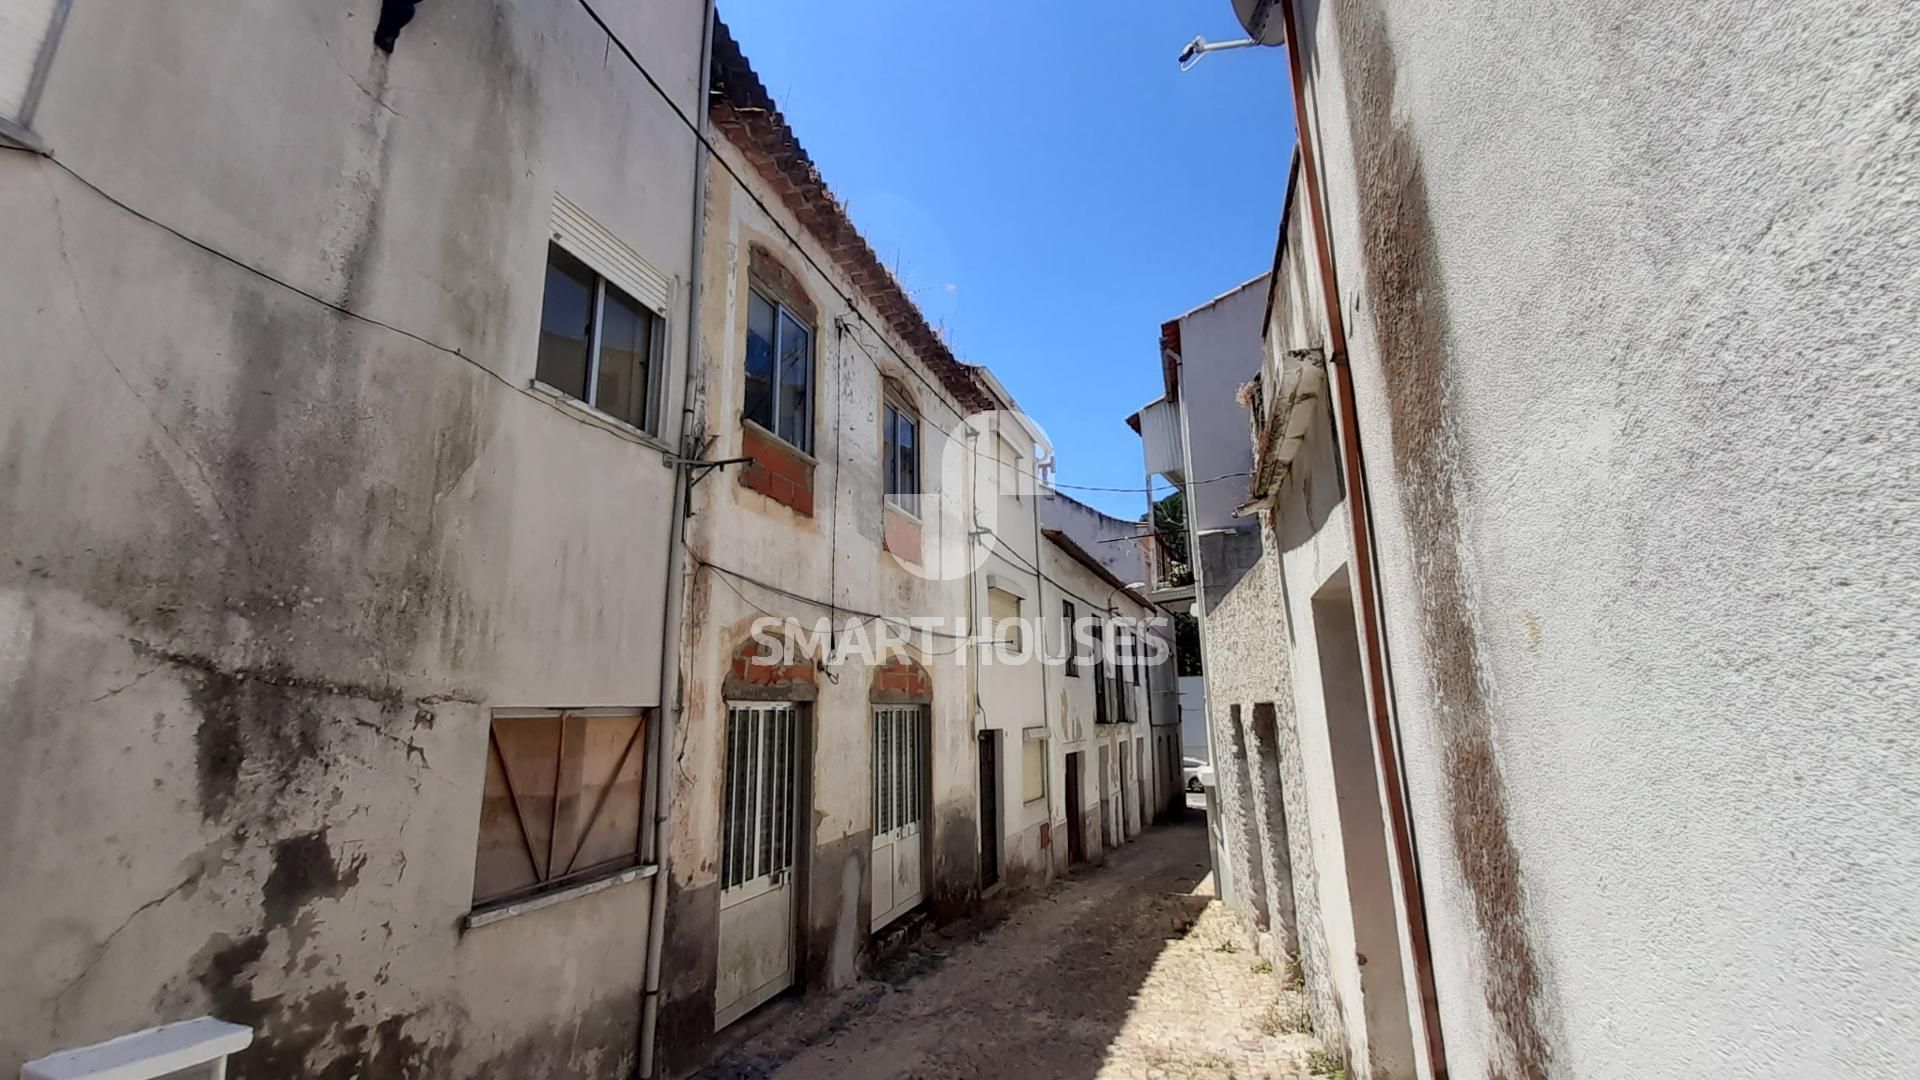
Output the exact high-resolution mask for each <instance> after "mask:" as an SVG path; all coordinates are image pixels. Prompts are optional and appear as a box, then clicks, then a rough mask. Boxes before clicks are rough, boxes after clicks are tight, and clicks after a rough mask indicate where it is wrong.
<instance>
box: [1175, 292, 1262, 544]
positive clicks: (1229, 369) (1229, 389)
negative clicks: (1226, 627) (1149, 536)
mask: <svg viewBox="0 0 1920 1080" xmlns="http://www.w3.org/2000/svg"><path fill="white" fill-rule="evenodd" d="M1266 304H1267V275H1265V274H1262V275H1260V276H1259V277H1256V278H1254V279H1253V280H1252V281H1249V282H1247V283H1245V284H1244V285H1241V286H1239V287H1237V288H1235V289H1234V290H1233V291H1232V292H1229V293H1226V294H1225V295H1223V296H1220V297H1217V298H1215V299H1214V300H1212V301H1210V302H1209V303H1207V304H1205V305H1203V306H1201V307H1198V308H1195V309H1194V310H1192V311H1189V312H1187V313H1186V314H1185V315H1182V316H1180V319H1179V323H1180V375H1179V377H1180V410H1179V416H1180V423H1181V424H1182V426H1183V427H1184V429H1185V431H1184V442H1185V448H1186V454H1185V458H1186V469H1187V477H1186V483H1185V484H1183V485H1182V489H1183V490H1185V491H1186V493H1187V521H1188V527H1189V531H1190V532H1192V533H1195V534H1197V533H1199V532H1201V531H1204V530H1208V529H1232V528H1244V527H1245V525H1246V522H1244V521H1242V520H1239V519H1236V518H1235V517H1234V516H1233V510H1234V508H1235V507H1237V506H1239V505H1240V504H1241V503H1243V502H1246V501H1247V484H1246V480H1245V478H1244V477H1239V478H1235V479H1231V480H1222V481H1219V482H1217V483H1200V482H1199V481H1208V480H1212V479H1213V478H1215V477H1220V476H1226V475H1228V474H1230V473H1245V472H1246V471H1247V470H1248V469H1249V468H1251V467H1252V462H1253V451H1252V449H1251V448H1250V447H1249V446H1248V444H1247V411H1246V410H1245V409H1244V408H1242V407H1241V406H1240V404H1239V402H1237V401H1235V400H1234V394H1235V392H1236V391H1238V390H1239V388H1240V387H1241V386H1242V385H1244V384H1245V383H1247V382H1248V381H1250V380H1252V378H1253V377H1254V375H1256V374H1258V373H1259V371H1260V358H1261V348H1260V328H1261V318H1262V316H1263V315H1264V314H1265V312H1266ZM1190 550H1193V551H1194V552H1195V553H1196V556H1197V553H1198V550H1199V549H1198V547H1197V546H1195V547H1192V548H1191V549H1190Z"/></svg>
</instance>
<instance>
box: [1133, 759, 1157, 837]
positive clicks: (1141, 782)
mask: <svg viewBox="0 0 1920 1080" xmlns="http://www.w3.org/2000/svg"><path fill="white" fill-rule="evenodd" d="M1133 775H1134V779H1135V781H1136V782H1137V784H1138V786H1139V788H1140V831H1141V832H1146V831H1147V822H1148V820H1149V819H1151V818H1152V817H1153V774H1152V773H1151V772H1148V771H1147V740H1145V739H1135V740H1134V741H1133Z"/></svg>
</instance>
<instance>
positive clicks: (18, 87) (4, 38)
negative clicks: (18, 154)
mask: <svg viewBox="0 0 1920 1080" xmlns="http://www.w3.org/2000/svg"><path fill="white" fill-rule="evenodd" d="M66 6H67V5H66V0H0V118H5V119H7V120H12V121H14V122H16V123H18V124H20V125H21V126H23V127H24V126H25V125H26V122H27V119H28V117H27V116H25V115H24V114H25V113H26V112H27V106H28V104H29V99H30V98H31V97H32V96H33V84H34V75H35V73H36V72H37V71H39V70H40V63H41V56H42V54H43V53H50V52H51V49H50V48H49V47H48V46H49V45H50V44H51V39H52V37H53V35H54V32H55V24H56V23H58V22H59V21H61V20H62V19H64V18H65V16H66Z"/></svg>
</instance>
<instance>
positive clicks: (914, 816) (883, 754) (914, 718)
mask: <svg viewBox="0 0 1920 1080" xmlns="http://www.w3.org/2000/svg"><path fill="white" fill-rule="evenodd" d="M925 729H926V710H925V709H924V708H922V707H921V706H918V705H883V706H880V707H878V708H876V709H874V710H873V748H874V750H873V752H874V762H873V821H874V829H875V830H876V831H878V832H883V833H886V832H893V831H894V830H896V829H904V828H906V827H908V826H910V825H915V824H918V823H919V821H920V818H921V815H922V814H923V813H924V811H925V806H924V799H925V796H924V795H923V794H922V793H921V787H922V785H923V784H924V782H925V780H926V733H925Z"/></svg>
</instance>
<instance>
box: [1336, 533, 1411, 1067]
mask: <svg viewBox="0 0 1920 1080" xmlns="http://www.w3.org/2000/svg"><path fill="white" fill-rule="evenodd" d="M1353 603H1354V598H1353V590H1352V586H1351V585H1350V584H1349V583H1348V579H1347V571H1346V570H1345V569H1344V568H1342V569H1341V570H1340V571H1339V572H1338V573H1337V574H1335V575H1334V576H1333V577H1332V578H1330V579H1328V581H1327V583H1326V584H1325V585H1323V586H1321V587H1320V590H1319V591H1318V592H1316V593H1314V595H1313V632H1314V638H1315V642H1316V645H1317V646H1318V652H1319V654H1320V690H1321V693H1322V695H1323V696H1324V698H1325V704H1326V710H1327V740H1328V745H1329V748H1330V750H1331V752H1332V754H1331V756H1332V758H1333V784H1334V797H1335V801H1336V803H1337V804H1338V806H1339V809H1340V843H1341V846H1342V848H1343V849H1344V853H1345V856H1346V864H1347V902H1348V904H1349V906H1350V907H1351V908H1352V914H1353V939H1354V948H1355V950H1356V951H1357V952H1358V953H1359V954H1360V955H1362V956H1364V957H1366V958H1367V959H1366V963H1365V964H1364V966H1362V967H1361V968H1360V997H1361V1009H1362V1013H1363V1017H1364V1023H1365V1025H1366V1031H1365V1033H1364V1036H1363V1038H1364V1042H1362V1043H1361V1045H1363V1046H1364V1047H1365V1048H1366V1051H1367V1054H1368V1057H1369V1059H1370V1060H1368V1061H1367V1062H1366V1063H1365V1064H1364V1065H1362V1064H1361V1063H1359V1062H1356V1063H1355V1064H1356V1065H1359V1066H1360V1071H1359V1074H1360V1075H1365V1076H1380V1077H1390V1078H1395V1080H1397V1078H1399V1077H1411V1076H1413V1075H1414V1056H1413V1026H1412V1023H1411V1021H1410V1018H1409V1016H1408V1012H1407V985H1406V976H1405V972H1404V970H1403V967H1402V963H1401V956H1400V929H1399V916H1398V915H1397V914H1396V912H1395V909H1394V898H1393V882H1392V875H1391V873H1390V871H1389V869H1388V864H1387V830H1386V822H1385V820H1384V818H1383V816H1382V814H1381V811H1380V776H1379V772H1378V771H1377V767H1376V764H1375V761H1374V748H1373V730H1372V724H1371V719H1370V717H1369V714H1368V711H1367V692H1366V680H1365V676H1364V675H1363V674H1362V672H1361V666H1360V640H1359V634H1358V633H1357V632H1356V631H1355V629H1354V619H1353ZM1356 1034H1357V1033H1356Z"/></svg>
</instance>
